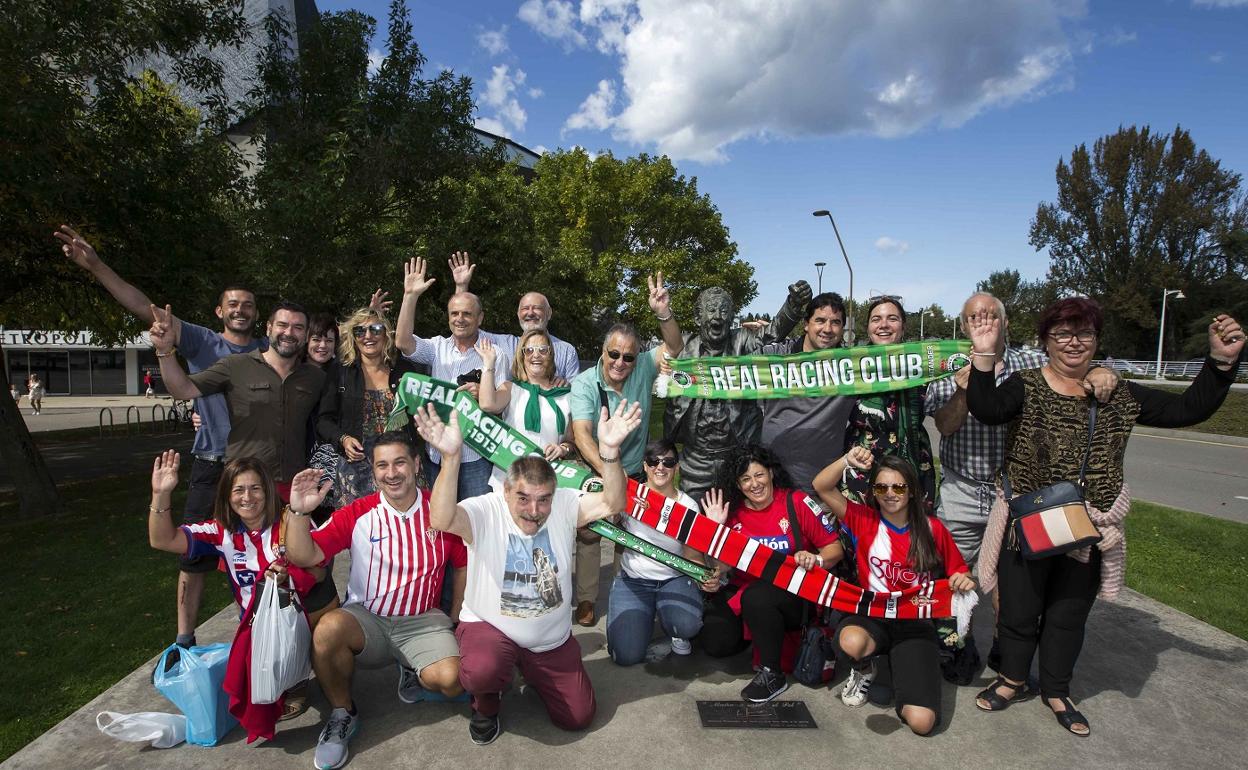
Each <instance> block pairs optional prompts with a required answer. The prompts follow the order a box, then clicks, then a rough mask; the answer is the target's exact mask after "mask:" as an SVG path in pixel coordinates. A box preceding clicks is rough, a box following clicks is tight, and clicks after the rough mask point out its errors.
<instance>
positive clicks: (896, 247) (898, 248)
mask: <svg viewBox="0 0 1248 770" xmlns="http://www.w3.org/2000/svg"><path fill="white" fill-rule="evenodd" d="M875 250H876V251H878V252H880V253H881V254H893V255H897V256H900V255H902V254H905V253H906V252H907V251H909V250H910V242H909V241H901V240H898V239H896V238H891V237H889V236H887V235H881V236H880V237H879V238H876V239H875Z"/></svg>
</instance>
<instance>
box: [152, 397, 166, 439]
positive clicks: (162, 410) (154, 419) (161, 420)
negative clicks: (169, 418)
mask: <svg viewBox="0 0 1248 770" xmlns="http://www.w3.org/2000/svg"><path fill="white" fill-rule="evenodd" d="M157 409H159V410H160V417H159V418H157V417H156V410H157ZM158 420H159V421H158ZM164 422H165V407H164V405H163V404H152V435H156V431H157V429H158V426H159V425H161V424H163V423H164Z"/></svg>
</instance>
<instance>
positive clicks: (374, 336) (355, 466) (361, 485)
mask: <svg viewBox="0 0 1248 770" xmlns="http://www.w3.org/2000/svg"><path fill="white" fill-rule="evenodd" d="M415 371H417V369H416V365H415V364H413V363H411V362H410V361H408V360H407V359H406V358H404V357H403V356H401V355H399V351H398V348H397V347H395V344H394V327H393V326H391V324H390V321H389V320H387V319H386V317H385V316H384V315H382V314H381V312H380V311H378V310H375V309H373V308H361V309H360V310H357V311H355V312H354V313H352V314H351V317H349V318H348V319H347V320H345V321H343V322H342V324H340V325H339V327H338V360H337V361H334V362H331V363H330V364H329V366H328V368H327V369H326V371H325V390H324V392H323V393H322V395H321V406H320V417H319V418H317V421H316V432H317V435H318V436H320V437H321V440H322V441H326V442H329V443H331V444H333V445H334V446H335V447H337V448H338V454H339V456H340V457H341V458H342V462H340V463H339V465H338V474H337V478H336V479H335V482H334V491H335V493H336V494H337V496H338V499H337V500H336V505H337V506H338V507H342V506H345V505H347V504H349V503H351V502H352V501H353V500H355V499H357V498H360V497H363V496H364V495H367V494H370V493H371V492H374V491H375V490H376V487H375V486H374V484H373V469H372V466H371V465H370V464H369V458H370V456H371V455H372V451H373V442H374V441H375V440H376V438H377V436H380V435H381V434H382V433H385V431H386V418H387V417H389V416H390V411H391V410H392V409H393V408H394V394H395V391H396V390H398V387H399V378H401V377H402V376H403V375H404V374H406V373H408V372H415ZM408 430H409V431H411V428H410V425H409V427H408ZM412 436H413V437H414V436H415V433H414V432H413V433H412Z"/></svg>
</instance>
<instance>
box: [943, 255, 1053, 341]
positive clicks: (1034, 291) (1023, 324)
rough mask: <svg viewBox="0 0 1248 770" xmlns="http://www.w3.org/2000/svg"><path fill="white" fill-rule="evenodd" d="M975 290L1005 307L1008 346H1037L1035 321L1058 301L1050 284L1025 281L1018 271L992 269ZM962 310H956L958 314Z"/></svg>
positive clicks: (1049, 282)
mask: <svg viewBox="0 0 1248 770" xmlns="http://www.w3.org/2000/svg"><path fill="white" fill-rule="evenodd" d="M975 291H986V292H988V293H989V294H991V295H992V296H994V297H996V298H997V299H999V300H1001V304H1002V305H1004V306H1005V315H1006V317H1007V318H1008V319H1009V321H1010V329H1009V343H1010V344H1011V345H1036V344H1038V340H1037V339H1036V321H1037V320H1038V318H1039V316H1040V313H1041V312H1042V311H1043V310H1044V309H1045V308H1046V307H1048V306H1049V305H1051V304H1052V303H1053V302H1055V301H1057V298H1058V294H1057V289H1056V287H1055V286H1054V284H1053V283H1052V282H1051V281H1047V280H1044V279H1037V280H1035V281H1024V280H1023V277H1022V275H1021V274H1020V273H1019V272H1018V271H1017V270H995V271H993V272H991V273H989V274H988V278H987V279H985V280H983V281H980V282H978V283H976V284H975ZM961 311H962V309H961V308H958V312H959V313H961Z"/></svg>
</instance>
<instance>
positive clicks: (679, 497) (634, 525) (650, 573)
mask: <svg viewBox="0 0 1248 770" xmlns="http://www.w3.org/2000/svg"><path fill="white" fill-rule="evenodd" d="M676 502H678V503H680V504H681V505H684V506H688V507H689V508H691V509H692V510H694V511H696V510H698V504H697V503H696V502H694V500H693V498H692V497H690V496H689V495H686V494H685V493H684V492H677V493H676ZM620 518H621V519H623V520H624V529H626V530H628V531H629V532H632V533H633V534H634V535H636V536H637V537H639V538H641V539H642V540H645V541H646V542H647V543H652V544H654V545H657V546H658V547H659V548H662V549H663V550H665V551H671V552H672V553H674V554H676V555H678V556H680V555H683V554H684V548H685V547H684V546H683V545H681V544H680V541H679V540H677V539H676V538H674V537H669V536H668V535H665V534H663V533H662V532H659V531H658V530H655V529H653V528H651V527H647V526H646V525H645V524H642V523H641V522H640V521H637V520H636V519H634V518H633V517H632V516H621V517H620ZM620 568H621V569H622V570H624V574H626V575H628V576H629V577H633V578H638V579H640V580H670V579H671V578H674V577H680V576H681V575H682V574H684V573H682V572H677V571H676V570H674V569H672V568H671V567H668V566H667V565H665V564H659V563H658V562H657V561H655V560H654V559H651V558H650V557H649V556H643V555H642V554H639V553H637V552H636V551H632V550H628V549H625V550H624V553H623V554H622V555H621V556H620Z"/></svg>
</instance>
